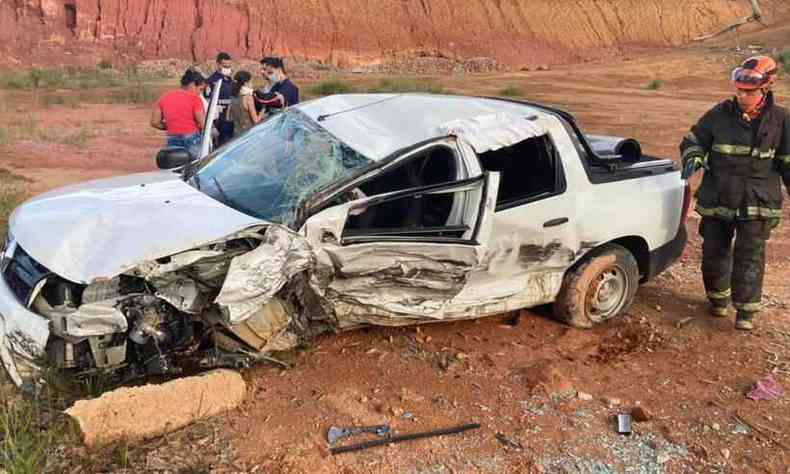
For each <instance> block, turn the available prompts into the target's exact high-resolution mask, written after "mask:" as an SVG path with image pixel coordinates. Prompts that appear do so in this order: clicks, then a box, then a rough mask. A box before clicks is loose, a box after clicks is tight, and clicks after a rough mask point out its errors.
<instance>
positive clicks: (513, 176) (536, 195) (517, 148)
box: [478, 135, 565, 211]
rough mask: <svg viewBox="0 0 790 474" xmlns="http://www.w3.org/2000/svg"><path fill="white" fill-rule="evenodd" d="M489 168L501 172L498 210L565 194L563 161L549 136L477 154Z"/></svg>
mask: <svg viewBox="0 0 790 474" xmlns="http://www.w3.org/2000/svg"><path fill="white" fill-rule="evenodd" d="M478 158H479V160H480V165H481V166H482V168H483V169H484V170H486V171H495V172H497V173H499V174H500V178H499V179H500V181H499V194H498V196H497V210H498V211H499V210H503V209H508V208H511V207H515V206H518V205H521V204H525V203H527V202H532V201H536V200H539V199H544V198H546V197H549V196H553V195H555V194H559V193H562V192H563V191H564V188H565V178H564V174H563V171H562V163H561V161H560V157H559V154H558V153H557V152H556V149H555V147H554V144H553V143H552V141H551V138H550V137H549V136H548V135H541V136H539V137H534V138H529V139H527V140H523V141H521V142H518V143H516V144H515V145H511V146H509V147H505V148H500V149H498V150H494V151H487V152H485V153H481V154H480V155H478Z"/></svg>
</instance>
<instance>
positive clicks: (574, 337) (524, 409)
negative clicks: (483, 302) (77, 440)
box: [0, 27, 790, 473]
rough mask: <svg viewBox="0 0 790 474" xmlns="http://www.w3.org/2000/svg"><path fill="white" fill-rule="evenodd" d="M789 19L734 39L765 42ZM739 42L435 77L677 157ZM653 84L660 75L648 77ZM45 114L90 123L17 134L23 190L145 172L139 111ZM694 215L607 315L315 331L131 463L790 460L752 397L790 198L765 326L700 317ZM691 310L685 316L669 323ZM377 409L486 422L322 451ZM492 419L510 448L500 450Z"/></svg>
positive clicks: (592, 466)
mask: <svg viewBox="0 0 790 474" xmlns="http://www.w3.org/2000/svg"><path fill="white" fill-rule="evenodd" d="M789 31H790V30H789V29H788V28H787V27H783V28H777V29H774V30H772V31H771V32H769V33H768V34H765V33H763V34H762V36H759V37H752V38H748V37H747V38H746V40H744V41H760V43H761V44H763V45H765V46H766V48H768V49H770V48H771V47H773V46H780V45H781V44H779V42H781V41H782V39H783V38H787V34H788V32H789ZM724 41H725V42H726V41H728V40H727V39H725V40H724ZM718 44H719V45H722V44H724V43H718ZM714 46H715V45H714ZM739 57H741V56H739V55H738V54H735V53H733V52H732V51H727V50H725V49H721V48H719V49H712V48H711V47H710V46H708V45H706V46H696V47H693V48H686V49H682V50H678V51H674V52H672V53H662V54H654V55H650V56H643V57H638V58H625V59H624V60H622V61H618V62H616V63H607V64H603V63H586V64H582V65H576V66H568V67H563V68H560V69H555V70H551V71H540V72H525V73H518V74H508V75H497V76H493V75H492V76H464V77H453V78H439V79H436V80H438V81H440V82H441V83H442V84H443V85H444V86H445V88H446V89H447V90H449V91H452V92H465V93H470V94H489V95H495V94H497V93H499V92H500V91H501V90H503V89H504V88H505V87H508V86H512V87H513V88H515V89H517V90H518V91H519V93H520V94H522V95H523V97H524V98H526V99H530V100H536V101H541V102H545V103H548V104H553V105H557V106H560V107H563V108H565V109H567V110H569V111H571V112H573V113H575V114H576V115H577V116H578V117H579V119H580V122H581V125H582V126H583V127H584V128H585V129H586V130H588V131H590V132H599V133H613V134H620V135H626V136H634V137H636V138H638V139H640V140H641V141H642V142H643V144H644V146H645V148H646V151H647V152H648V153H651V154H655V155H659V156H665V157H673V158H674V157H676V156H677V143H678V142H679V140H680V137H681V136H682V135H683V133H684V132H685V130H686V129H687V127H688V126H689V125H690V124H691V123H693V122H694V121H695V120H696V118H697V117H699V116H700V115H701V114H702V113H703V112H704V111H705V110H707V109H708V108H709V107H710V106H711V105H712V104H713V103H715V102H716V101H719V100H721V99H722V98H725V97H727V96H728V95H729V90H728V84H727V81H726V78H727V71H728V70H729V68H730V67H731V66H732V65H733V64H734V63H735V62H737V60H738V58H739ZM347 80H348V81H349V82H364V81H372V80H374V79H371V78H360V77H359V76H354V77H351V78H348V79H347ZM654 80H657V81H661V82H660V83H658V86H657V87H656V86H654V87H653V88H648V87H647V86H648V84H649V83H650V82H651V81H654ZM778 95H779V96H780V97H781V98H782V101H783V102H785V103H787V102H788V100H790V79H788V78H783V79H782V81H781V83H780V85H779V87H778ZM49 110H50V111H49V112H46V113H45V114H40V115H39V117H40V118H39V120H40V121H41V123H42V124H45V126H47V127H67V126H80V127H90V129H91V135H90V138H89V139H87V140H86V141H85V143H83V144H81V145H84V147H82V148H81V147H80V146H76V145H69V144H52V143H50V144H46V143H44V144H42V143H36V142H33V141H31V140H21V141H18V142H16V143H15V144H13V145H12V146H6V147H5V148H2V149H0V167H6V168H9V169H11V170H12V171H13V172H15V173H17V174H21V175H23V176H25V177H28V178H30V179H32V180H33V183H32V184H31V186H32V190H33V191H34V192H39V191H43V190H45V189H49V188H52V187H54V186H57V185H61V184H66V183H72V182H77V181H81V180H85V179H89V178H96V177H104V176H109V175H114V174H120V173H127V172H133V171H142V170H147V169H151V168H153V156H154V153H155V150H156V149H157V147H158V146H159V145H160V142H161V141H162V139H161V137H159V136H158V135H157V132H156V131H154V130H152V129H149V128H147V125H146V123H147V120H146V119H147V115H148V108H147V107H143V106H118V105H114V106H85V107H80V108H79V109H75V110H70V109H66V108H63V107H54V108H52V109H49ZM12 111H13V110H12ZM149 130H150V131H149ZM624 218H627V216H624ZM687 225H688V228H689V230H690V235H691V239H690V242H689V245H688V247H687V249H686V251H685V253H684V255H683V257H682V259H681V260H680V261H679V262H678V263H677V264H676V265H675V266H674V267H672V269H671V270H670V271H668V272H666V273H665V274H663V275H662V276H661V277H660V278H658V279H656V280H655V281H653V282H651V283H649V284H647V285H645V286H644V287H642V288H641V289H640V290H639V293H638V295H637V301H636V304H635V305H634V306H633V307H632V309H631V310H630V311H629V312H628V314H627V315H626V316H624V317H623V318H621V319H619V320H617V321H612V322H611V323H609V324H606V325H605V326H603V327H600V328H597V329H594V330H591V331H580V330H575V329H570V328H568V327H565V326H562V325H560V324H558V323H556V322H554V321H552V320H551V319H549V318H548V317H547V312H546V311H541V310H539V311H534V312H533V311H524V312H522V313H521V314H520V316H519V317H518V318H514V317H513V316H514V315H503V316H502V317H493V318H489V319H486V320H481V321H476V322H461V323H453V324H441V325H432V326H425V327H421V328H408V329H369V330H362V331H356V332H352V333H347V334H341V335H328V336H324V337H321V338H319V339H318V340H316V341H315V343H314V344H313V345H312V346H310V347H309V348H305V349H304V350H301V351H299V352H298V353H296V354H294V356H293V362H294V364H295V368H293V369H291V370H287V371H283V370H280V369H276V368H273V367H268V366H261V367H257V368H254V369H251V370H247V371H245V372H244V377H245V378H246V379H247V380H248V382H249V387H250V388H249V393H248V399H247V401H246V402H245V404H244V405H243V407H242V408H241V409H240V410H239V411H238V412H235V413H232V414H230V415H228V416H226V417H221V418H220V419H216V420H212V421H211V422H210V423H208V424H202V425H200V426H197V427H193V428H190V429H187V430H185V431H183V432H181V433H178V434H176V435H173V436H171V437H166V438H164V439H162V440H157V441H155V442H153V443H150V444H146V445H143V446H138V447H135V448H134V450H135V451H134V453H135V454H134V456H136V457H134V460H135V463H136V464H135V467H136V468H135V469H132V470H135V471H136V470H137V469H143V468H147V469H156V468H158V467H165V468H169V469H173V470H177V469H181V468H184V469H186V468H191V469H196V470H201V469H214V470H217V471H221V472H225V471H236V472H240V471H241V472H426V473H428V472H431V473H433V472H436V473H444V472H624V471H627V472H771V473H773V472H790V471H788V467H787V466H789V465H790V396H786V397H785V398H784V399H781V400H778V401H773V402H765V401H763V402H754V401H750V400H748V399H747V398H746V397H745V392H746V391H747V390H748V389H749V387H750V386H751V385H752V384H753V383H754V382H755V381H756V380H757V379H759V378H761V377H762V376H764V375H766V374H768V373H771V371H772V370H776V372H777V373H776V374H775V375H776V378H777V380H778V381H779V383H780V384H782V385H784V386H785V387H786V388H788V389H790V376H789V375H790V372H788V371H790V313H788V308H789V307H790V285H788V283H787V276H788V275H790V273H788V272H789V271H790V207H788V205H786V206H785V212H784V221H783V223H782V225H781V226H780V227H779V228H778V229H777V230H776V231H775V232H774V234H773V236H772V239H771V241H770V243H769V247H768V254H769V259H768V269H767V276H766V282H765V303H766V305H767V307H766V310H765V311H764V312H763V313H762V314H761V315H760V319H759V329H758V330H756V331H754V332H753V333H748V334H744V333H739V332H735V331H734V329H733V318H732V317H730V318H729V319H728V320H718V319H714V318H711V317H709V316H707V315H706V313H705V300H704V292H703V289H702V285H701V279H700V276H699V271H698V268H699V263H700V250H699V248H700V242H699V238H698V236H697V233H696V228H697V225H698V218H697V217H696V216H693V215H692V216H690V217H689V220H688V222H687ZM686 317H691V318H692V320H691V322H690V323H688V324H687V325H686V326H684V327H682V328H678V327H676V324H677V323H678V321H680V320H681V319H683V318H686ZM637 404H639V405H641V406H642V407H644V408H645V409H646V410H647V411H648V412H649V413H650V414H651V419H650V421H647V422H643V423H637V424H635V425H634V434H633V435H632V436H630V437H626V436H620V435H617V434H616V431H615V425H614V420H613V417H614V416H615V415H616V414H617V413H619V412H622V411H626V410H629V409H630V408H632V407H634V406H636V405H637ZM736 417H740V419H741V420H742V421H736ZM385 422H386V423H390V424H391V425H392V426H393V428H394V429H395V430H396V431H397V432H399V433H407V432H413V431H422V430H428V429H433V428H437V427H445V426H450V425H455V424H461V423H467V422H479V423H481V424H482V425H483V427H482V429H480V430H476V431H472V432H469V433H466V434H462V435H455V436H447V437H443V438H436V439H431V440H422V441H416V442H411V443H404V444H399V445H395V446H390V447H386V448H377V449H372V450H369V451H365V452H360V453H351V454H344V455H338V456H331V455H330V454H329V453H328V450H327V446H326V442H325V435H326V430H327V428H328V427H329V426H330V425H345V424H376V423H385ZM497 433H500V434H502V435H504V437H506V438H507V439H509V440H511V441H513V442H514V443H515V444H514V445H507V446H506V445H505V444H503V443H502V442H500V441H498V440H497V437H496V434H497ZM517 445H520V446H521V447H520V448H519V447H514V446H517ZM88 457H90V456H88ZM93 462H94V463H95V464H94V466H104V467H107V466H112V465H113V464H112V462H111V461H107V463H108V464H102V463H101V462H99V461H96V460H95V459H94V461H93Z"/></svg>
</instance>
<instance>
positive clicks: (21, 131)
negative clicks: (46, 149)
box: [0, 112, 96, 147]
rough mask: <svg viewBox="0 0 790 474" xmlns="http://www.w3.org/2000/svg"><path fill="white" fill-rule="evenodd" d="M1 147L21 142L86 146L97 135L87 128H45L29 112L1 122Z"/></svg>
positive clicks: (7, 117) (8, 117) (34, 115)
mask: <svg viewBox="0 0 790 474" xmlns="http://www.w3.org/2000/svg"><path fill="white" fill-rule="evenodd" d="M0 130H2V132H0V146H11V145H13V144H14V143H16V142H20V141H33V142H43V143H54V144H59V145H71V146H76V147H83V146H85V145H86V144H87V143H88V142H89V141H90V140H92V139H93V138H94V137H95V136H96V134H95V132H93V131H92V129H91V128H89V127H87V126H80V127H62V126H58V127H52V126H45V125H43V124H42V123H41V122H40V121H39V120H38V117H37V116H36V114H34V113H32V112H27V113H24V114H16V115H12V116H7V115H6V116H5V120H2V122H0Z"/></svg>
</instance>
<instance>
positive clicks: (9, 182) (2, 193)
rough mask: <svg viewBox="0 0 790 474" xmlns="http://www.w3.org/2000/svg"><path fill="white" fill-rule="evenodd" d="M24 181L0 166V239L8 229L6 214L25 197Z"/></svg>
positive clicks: (8, 214) (9, 213) (1, 239)
mask: <svg viewBox="0 0 790 474" xmlns="http://www.w3.org/2000/svg"><path fill="white" fill-rule="evenodd" d="M23 183H24V181H23V180H22V179H21V178H19V177H17V176H15V175H13V174H11V173H9V172H8V171H6V170H5V169H2V168H0V241H3V239H4V238H5V235H6V232H7V231H8V216H10V215H11V212H13V210H14V209H15V208H16V207H17V206H18V205H19V204H20V203H21V202H22V201H23V200H24V199H25V195H26V193H25V188H24V186H23Z"/></svg>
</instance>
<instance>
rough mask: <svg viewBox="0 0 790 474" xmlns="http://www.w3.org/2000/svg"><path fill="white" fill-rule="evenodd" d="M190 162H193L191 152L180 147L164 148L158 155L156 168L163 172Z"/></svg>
mask: <svg viewBox="0 0 790 474" xmlns="http://www.w3.org/2000/svg"><path fill="white" fill-rule="evenodd" d="M190 161H192V155H191V154H190V153H189V150H187V149H186V148H183V147H180V146H170V147H167V148H162V149H161V150H159V153H157V154H156V166H158V167H159V168H160V169H163V170H169V169H173V168H178V167H180V166H184V165H186V164H187V163H189V162H190Z"/></svg>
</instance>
